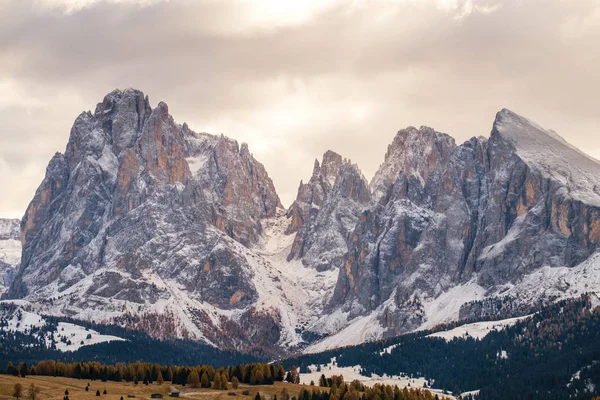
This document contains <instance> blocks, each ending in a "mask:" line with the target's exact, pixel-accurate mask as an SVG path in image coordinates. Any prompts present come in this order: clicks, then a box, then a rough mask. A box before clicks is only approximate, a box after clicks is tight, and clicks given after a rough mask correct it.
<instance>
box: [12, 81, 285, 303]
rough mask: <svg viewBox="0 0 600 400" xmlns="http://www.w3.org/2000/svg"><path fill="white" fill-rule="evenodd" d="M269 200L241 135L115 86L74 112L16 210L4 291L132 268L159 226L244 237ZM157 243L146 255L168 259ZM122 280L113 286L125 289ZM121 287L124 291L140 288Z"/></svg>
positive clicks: (21, 292) (265, 179) (167, 230)
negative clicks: (18, 229)
mask: <svg viewBox="0 0 600 400" xmlns="http://www.w3.org/2000/svg"><path fill="white" fill-rule="evenodd" d="M277 207H281V203H280V201H279V197H278V196H277V194H276V192H275V188H274V186H273V183H272V181H271V179H270V178H269V176H268V174H267V173H266V171H265V170H264V167H263V166H262V165H261V164H260V163H259V162H257V161H256V160H255V159H254V158H253V157H252V155H251V154H250V152H249V149H248V146H247V145H246V144H243V145H242V146H241V148H240V146H239V145H238V143H237V142H236V141H234V140H231V139H229V138H226V137H225V136H222V135H221V136H213V135H208V134H197V133H195V132H193V131H191V130H190V129H189V127H188V126H187V125H184V126H181V125H178V124H177V123H175V121H174V119H173V117H172V116H171V115H170V114H169V111H168V106H167V105H166V104H165V103H163V102H159V103H158V105H157V106H156V107H155V108H152V107H151V106H150V104H149V102H148V98H147V96H145V95H144V94H143V92H141V91H139V90H135V89H126V90H115V91H113V92H111V93H109V94H108V95H106V96H105V97H104V99H103V101H102V102H101V103H99V104H98V105H97V107H96V110H95V112H94V113H93V114H92V113H90V112H84V113H82V114H81V115H80V116H79V117H78V118H77V119H76V121H75V123H74V125H73V128H72V129H71V135H70V138H69V142H68V144H67V147H66V150H65V153H64V155H63V154H60V153H57V154H56V155H55V156H54V157H53V158H52V160H51V161H50V163H49V165H48V168H47V170H46V177H45V178H44V180H43V182H42V183H41V184H40V187H39V188H38V190H37V192H36V194H35V197H34V199H33V200H32V201H31V203H30V205H29V207H28V208H27V211H26V214H25V217H24V218H23V222H22V226H23V229H22V238H23V239H22V242H23V259H22V262H21V268H20V270H19V274H18V275H17V277H16V280H15V282H14V284H13V285H12V287H11V290H10V291H9V293H8V294H9V296H11V297H23V296H25V295H28V294H32V293H35V292H36V291H38V290H40V289H43V288H44V287H45V286H46V285H48V284H50V283H51V282H58V283H57V284H58V285H59V287H63V286H65V285H72V284H76V283H77V282H78V281H81V280H82V279H85V278H86V276H90V275H91V274H94V273H95V271H97V270H99V269H102V268H112V267H116V266H121V267H122V266H126V268H127V270H128V271H135V272H136V273H139V271H140V270H141V269H145V268H149V265H151V264H152V263H153V262H150V261H148V260H147V259H146V253H143V250H142V248H143V246H144V245H148V244H149V243H153V245H152V246H158V243H162V244H163V245H164V240H165V239H164V237H163V235H167V236H168V235H169V234H176V233H177V235H180V234H181V233H180V232H181V229H184V227H187V228H185V229H188V230H189V231H190V232H196V233H195V235H198V234H199V233H198V232H202V235H204V236H206V235H208V236H210V235H213V234H214V233H210V232H212V231H213V230H214V232H217V230H218V231H221V232H223V233H225V234H226V235H228V236H230V237H231V238H233V239H234V240H236V241H238V242H240V243H241V244H243V245H250V244H252V243H254V242H255V241H256V240H257V239H258V236H259V235H260V232H261V230H262V227H261V223H260V219H261V218H266V217H270V216H274V215H275V211H276V208H277ZM191 235H192V234H191V233H190V234H187V236H186V237H185V240H183V239H182V242H181V243H183V242H184V241H187V240H192V238H191ZM184 236H185V235H184ZM161 237H162V239H160V238H161ZM195 240H200V241H202V240H201V239H199V238H198V237H196V239H195ZM213 245H214V243H213ZM158 247H160V246H158ZM158 247H154V248H153V250H150V251H148V250H146V252H147V254H154V255H157V254H158V253H161V254H162V256H161V257H163V256H164V257H165V258H164V259H163V265H168V264H169V263H172V262H175V259H176V258H177V257H175V256H173V255H172V254H171V252H170V251H169V250H167V249H166V248H163V249H162V250H159V249H158ZM198 251H199V253H202V251H200V250H198ZM157 252H158V253H157ZM162 252H164V253H162ZM204 253H205V256H207V254H210V252H208V253H206V251H204ZM161 257H158V258H161ZM221 257H223V255H222V254H221ZM168 260H170V261H168ZM189 262H191V261H188V262H183V264H181V262H180V264H179V266H178V267H177V269H178V270H181V269H182V268H184V266H185V265H186V264H187V263H189ZM210 263H211V265H215V263H218V261H217V258H215V259H213V260H212V261H211V262H210ZM229 264H231V265H233V263H232V262H230V263H229ZM161 267H162V266H161ZM211 268H212V267H211ZM184 269H185V268H184ZM172 273H175V274H176V272H173V271H172ZM123 284H124V285H125V286H123V287H121V286H120V285H119V284H117V283H116V282H113V287H114V288H115V290H117V291H118V290H119V289H118V288H119V287H121V288H122V289H123V290H126V289H124V288H125V287H126V280H125V281H123ZM186 284H187V285H189V282H186ZM231 287H232V288H233V287H235V285H231ZM140 290H142V289H140ZM127 291H128V292H129V294H128V295H125V294H122V296H126V297H130V298H134V297H135V296H139V295H140V293H139V291H137V290H134V289H127ZM133 292H136V294H135V295H134V294H133ZM246 293H251V290H246ZM250 297H251V296H250Z"/></svg>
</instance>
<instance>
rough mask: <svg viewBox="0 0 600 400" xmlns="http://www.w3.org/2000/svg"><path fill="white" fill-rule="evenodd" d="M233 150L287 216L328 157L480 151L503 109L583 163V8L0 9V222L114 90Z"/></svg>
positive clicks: (591, 84)
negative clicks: (447, 141)
mask: <svg viewBox="0 0 600 400" xmlns="http://www.w3.org/2000/svg"><path fill="white" fill-rule="evenodd" d="M127 87H135V88H138V89H141V90H143V91H144V92H145V93H146V94H147V95H148V96H149V97H150V102H151V104H152V105H153V106H155V105H156V104H157V103H158V102H159V101H161V100H162V101H165V102H166V103H167V104H168V105H169V110H170V112H171V114H172V115H173V116H174V118H175V120H176V121H177V122H179V123H183V122H187V123H188V124H189V126H190V128H192V129H193V130H196V131H201V132H210V133H224V134H225V135H227V136H229V137H232V138H235V139H237V140H238V141H240V142H247V143H248V144H249V147H250V151H251V152H252V153H254V156H255V157H256V158H257V159H258V160H259V161H261V162H262V163H263V164H264V165H265V166H266V168H267V171H268V172H269V174H270V175H271V177H272V178H273V180H274V182H275V185H276V187H277V190H278V192H279V195H280V197H281V198H282V201H283V203H284V205H285V206H288V205H289V204H290V203H291V201H292V200H293V198H294V197H295V195H296V190H297V188H298V184H299V181H300V179H304V180H307V179H308V178H309V176H310V173H311V170H312V165H313V160H314V159H315V158H319V159H320V158H321V155H322V154H323V153H324V152H325V151H326V150H328V149H332V150H334V151H337V152H338V153H340V154H342V155H343V156H345V157H347V158H350V159H351V160H352V161H353V162H356V163H358V165H359V166H360V167H361V169H362V171H363V172H364V174H365V176H366V177H367V179H370V178H371V177H372V176H373V174H374V172H375V170H376V169H377V167H378V166H379V164H380V163H381V162H382V161H383V156H384V153H385V149H386V147H387V145H388V144H389V143H390V142H391V140H392V138H393V137H394V135H395V132H396V131H397V130H399V129H401V128H404V127H407V126H409V125H413V126H420V125H428V126H431V127H433V128H435V129H436V130H438V131H441V132H445V133H449V134H451V135H452V136H454V137H455V138H456V139H457V141H458V142H462V141H464V140H467V139H468V138H470V137H472V136H479V135H485V136H488V135H489V132H490V129H491V125H492V122H493V119H494V116H495V113H496V112H497V111H498V110H500V109H501V108H504V107H506V108H510V109H512V110H513V111H515V112H517V113H519V114H521V115H524V116H526V117H528V118H530V119H532V120H534V121H536V122H538V123H539V124H540V125H542V126H544V127H546V128H551V129H554V130H556V131H557V132H558V133H559V134H561V135H562V136H564V137H565V138H566V139H567V140H568V141H570V142H571V143H572V144H574V145H575V146H577V147H580V148H581V149H582V150H584V151H586V152H587V153H589V154H590V155H592V156H594V157H596V158H600V99H599V91H600V1H598V0H537V1H536V0H507V1H501V0H481V1H479V0H422V1H418V0H364V1H339V0H332V1H326V0H315V1H300V0H297V1H286V0H262V1H261V0H256V1H250V0H248V1H242V0H239V1H226V0H215V1H201V0H197V1H192V0H189V1H186V0H181V1H177V0H170V1H161V0H0V121H1V122H0V189H1V191H2V192H1V195H0V216H17V217H20V216H22V215H23V213H24V210H25V208H26V206H27V204H28V203H29V201H30V200H31V198H32V196H33V194H34V192H35V189H36V188H37V186H38V185H39V183H40V182H41V180H42V178H43V175H44V172H45V168H46V165H47V163H48V161H49V160H50V158H51V156H52V155H53V154H54V153H55V152H56V151H61V152H62V151H63V150H64V148H65V145H66V143H67V139H68V135H69V131H70V128H71V125H72V123H73V121H74V119H75V117H76V116H77V115H78V114H79V113H80V112H81V111H84V110H89V109H91V110H93V109H94V108H95V105H96V103H98V102H100V101H101V100H102V98H103V96H104V95H105V94H106V93H108V92H110V91H112V90H113V89H115V88H127Z"/></svg>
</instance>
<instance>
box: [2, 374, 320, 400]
mask: <svg viewBox="0 0 600 400" xmlns="http://www.w3.org/2000/svg"><path fill="white" fill-rule="evenodd" d="M16 383H20V384H21V385H22V386H23V395H22V397H21V398H22V399H23V400H27V392H28V388H29V387H30V385H31V384H32V383H33V384H34V385H35V386H36V387H38V388H40V393H39V394H38V395H37V396H36V400H38V399H39V400H54V399H56V400H62V399H63V397H64V395H65V390H69V400H119V399H120V398H121V397H123V399H124V400H127V396H128V395H133V396H135V399H136V400H145V399H149V398H150V395H151V394H153V393H160V394H162V395H163V396H164V399H167V400H168V399H170V397H169V393H170V392H171V389H177V390H179V391H180V392H181V394H180V397H181V398H187V399H202V400H233V399H238V400H254V397H255V396H256V392H260V394H261V396H264V397H265V398H267V399H269V398H271V397H272V396H273V395H277V397H280V394H281V391H282V390H283V388H286V389H287V390H288V392H289V393H290V396H296V395H297V394H298V393H299V392H300V389H301V388H302V387H305V388H309V386H302V385H292V384H288V383H281V382H277V383H275V384H274V385H265V386H247V385H241V384H240V387H239V389H238V390H233V389H230V390H227V391H225V390H212V389H193V388H190V387H188V386H180V385H171V384H170V383H169V382H165V383H163V384H162V385H158V384H156V383H153V384H151V385H147V386H146V385H143V384H142V383H138V384H137V385H135V384H133V382H121V383H117V382H101V381H88V380H83V379H81V380H80V379H70V378H54V377H48V376H28V377H26V378H17V377H13V376H8V375H0V400H9V399H11V400H12V399H14V397H13V396H12V394H13V390H14V385H15V384H16ZM88 383H89V384H90V389H89V391H87V392H86V391H85V387H86V386H87V384H88ZM97 390H100V393H101V395H100V397H97V396H96V391H97ZM104 390H106V392H107V394H102V393H103V392H104ZM244 390H248V391H250V395H248V396H243V395H242V392H243V391H244ZM229 392H235V393H236V394H237V396H230V395H228V393H229Z"/></svg>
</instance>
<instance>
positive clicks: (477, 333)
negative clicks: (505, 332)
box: [427, 316, 529, 341]
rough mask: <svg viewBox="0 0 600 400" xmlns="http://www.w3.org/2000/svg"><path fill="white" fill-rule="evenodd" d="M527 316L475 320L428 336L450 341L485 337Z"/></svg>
mask: <svg viewBox="0 0 600 400" xmlns="http://www.w3.org/2000/svg"><path fill="white" fill-rule="evenodd" d="M527 318H529V316H525V317H517V318H508V319H502V320H499V321H485V322H474V323H472V324H465V325H461V326H459V327H456V328H454V329H450V330H447V331H441V332H436V333H432V334H431V335H428V336H427V337H432V338H440V339H444V340H446V341H450V340H452V339H455V338H462V339H466V338H472V339H483V338H484V337H485V336H487V335H488V334H489V333H490V332H492V331H500V330H502V329H504V328H506V327H507V326H513V325H514V324H516V323H517V322H519V321H521V320H524V319H527Z"/></svg>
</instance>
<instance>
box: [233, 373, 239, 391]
mask: <svg viewBox="0 0 600 400" xmlns="http://www.w3.org/2000/svg"><path fill="white" fill-rule="evenodd" d="M231 387H232V388H233V389H235V390H237V389H238V388H239V387H240V380H239V379H238V378H237V376H234V377H233V378H231Z"/></svg>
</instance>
